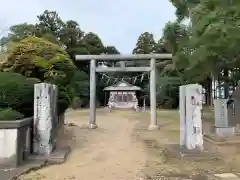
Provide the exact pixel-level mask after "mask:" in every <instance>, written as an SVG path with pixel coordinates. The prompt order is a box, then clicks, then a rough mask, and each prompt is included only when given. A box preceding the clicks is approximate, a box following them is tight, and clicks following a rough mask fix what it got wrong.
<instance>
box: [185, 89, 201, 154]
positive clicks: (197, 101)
mask: <svg viewBox="0 0 240 180" xmlns="http://www.w3.org/2000/svg"><path fill="white" fill-rule="evenodd" d="M201 110H202V86H201V85H198V84H189V85H187V86H186V128H187V130H186V132H187V133H186V147H187V149H195V148H199V149H200V150H203V135H202V117H201Z"/></svg>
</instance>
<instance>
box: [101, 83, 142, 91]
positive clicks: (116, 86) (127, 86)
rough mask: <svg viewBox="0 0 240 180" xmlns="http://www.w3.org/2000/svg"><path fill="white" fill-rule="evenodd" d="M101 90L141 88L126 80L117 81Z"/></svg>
mask: <svg viewBox="0 0 240 180" xmlns="http://www.w3.org/2000/svg"><path fill="white" fill-rule="evenodd" d="M103 90H104V91H140V90H142V89H141V88H140V87H138V86H134V85H132V84H130V83H128V82H126V81H119V82H117V83H116V84H114V85H112V86H108V87H105V88H104V89H103Z"/></svg>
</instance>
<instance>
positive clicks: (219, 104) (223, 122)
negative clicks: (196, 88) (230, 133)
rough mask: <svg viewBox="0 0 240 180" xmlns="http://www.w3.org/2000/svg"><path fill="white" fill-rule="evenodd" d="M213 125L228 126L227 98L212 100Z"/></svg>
mask: <svg viewBox="0 0 240 180" xmlns="http://www.w3.org/2000/svg"><path fill="white" fill-rule="evenodd" d="M214 113H215V127H228V115H227V99H215V100H214Z"/></svg>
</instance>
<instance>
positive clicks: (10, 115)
mask: <svg viewBox="0 0 240 180" xmlns="http://www.w3.org/2000/svg"><path fill="white" fill-rule="evenodd" d="M23 117H24V115H23V114H21V113H20V112H18V111H16V110H13V109H11V108H7V109H0V121H1V120H19V119H22V118H23Z"/></svg>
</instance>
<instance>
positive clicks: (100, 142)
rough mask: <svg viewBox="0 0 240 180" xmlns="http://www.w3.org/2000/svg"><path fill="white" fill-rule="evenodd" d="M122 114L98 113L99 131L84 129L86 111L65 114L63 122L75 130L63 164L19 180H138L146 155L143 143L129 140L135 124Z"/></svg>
mask: <svg viewBox="0 0 240 180" xmlns="http://www.w3.org/2000/svg"><path fill="white" fill-rule="evenodd" d="M122 113H124V112H116V113H115V112H114V113H103V114H102V113H100V115H98V116H97V124H98V125H99V128H98V129H96V130H88V129H86V128H84V125H86V124H87V123H88V118H89V116H88V112H87V111H73V112H68V113H67V115H66V120H67V122H68V123H74V124H75V125H76V126H77V127H72V133H73V134H72V135H73V137H74V139H73V142H74V143H73V142H72V144H74V145H72V146H73V151H72V153H71V154H70V156H69V158H68V160H67V162H66V163H64V164H61V165H55V166H50V167H47V168H43V169H41V170H39V171H37V172H32V173H30V174H28V175H25V176H23V177H22V178H21V179H23V180H30V179H34V180H63V179H64V180H68V179H76V180H98V179H104V180H117V179H124V180H134V179H139V176H140V175H141V172H142V169H143V168H144V166H145V164H146V162H147V153H146V152H145V151H144V146H143V144H141V143H140V142H138V141H136V140H135V139H134V138H132V131H133V128H134V126H135V123H136V121H134V120H130V119H128V118H126V116H122ZM70 131H71V130H69V132H70ZM69 132H68V133H69Z"/></svg>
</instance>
